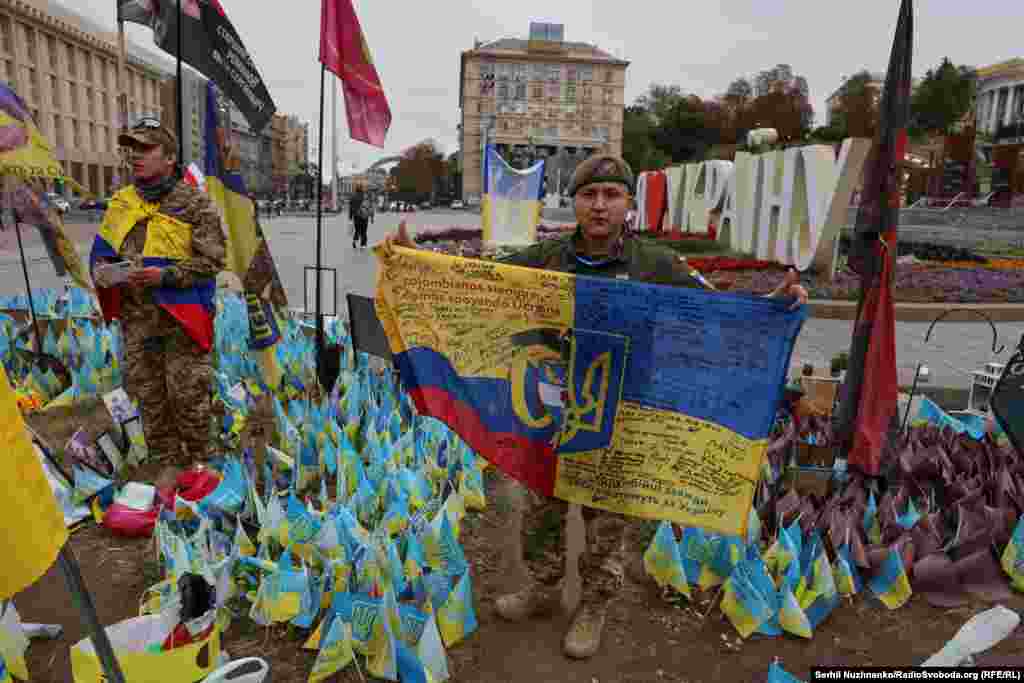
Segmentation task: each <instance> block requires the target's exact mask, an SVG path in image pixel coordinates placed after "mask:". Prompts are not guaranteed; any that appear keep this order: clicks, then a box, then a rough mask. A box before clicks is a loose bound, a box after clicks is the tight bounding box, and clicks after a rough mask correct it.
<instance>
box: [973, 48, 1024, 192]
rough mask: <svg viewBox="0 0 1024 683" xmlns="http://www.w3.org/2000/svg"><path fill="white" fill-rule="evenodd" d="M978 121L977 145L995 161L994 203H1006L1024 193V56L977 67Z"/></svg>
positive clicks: (993, 170) (991, 189) (992, 184)
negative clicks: (1023, 164)
mask: <svg viewBox="0 0 1024 683" xmlns="http://www.w3.org/2000/svg"><path fill="white" fill-rule="evenodd" d="M976 73H977V78H978V89H977V95H976V100H975V109H974V115H975V121H976V126H977V130H978V137H979V142H978V146H979V148H980V150H981V152H982V153H983V154H984V155H985V157H986V158H987V159H989V160H991V162H992V182H991V186H990V187H989V188H988V189H989V190H990V191H992V192H993V193H995V195H996V197H994V198H993V202H995V203H998V204H1006V203H1008V202H1010V201H1012V198H1013V196H1014V195H1019V194H1024V167H1022V163H1021V162H1022V155H1021V150H1022V149H1024V59H1022V58H1017V59H1011V60H1009V61H1006V62H1001V63H999V64H993V65H992V66H986V67H981V68H979V69H977V72H976Z"/></svg>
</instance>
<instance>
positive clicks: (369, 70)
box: [320, 0, 391, 147]
mask: <svg viewBox="0 0 1024 683" xmlns="http://www.w3.org/2000/svg"><path fill="white" fill-rule="evenodd" d="M320 63H321V64H323V65H324V66H325V67H327V70H328V71H330V72H331V73H333V74H334V75H336V76H337V77H338V78H339V79H341V88H342V92H344V93H345V115H346V116H347V117H348V131H349V135H350V136H351V137H352V139H353V140H359V141H360V142H365V143H367V144H369V145H375V146H377V147H383V146H384V138H385V137H387V134H388V128H390V127H391V107H390V106H389V105H388V98H387V96H386V95H385V94H384V85H383V84H382V83H381V80H380V75H379V74H378V73H377V67H376V66H374V64H373V56H372V55H371V54H370V46H369V45H367V44H366V34H364V33H363V28H362V26H360V25H359V18H358V17H357V16H356V10H355V7H353V6H352V0H323V5H322V7H321V10H320Z"/></svg>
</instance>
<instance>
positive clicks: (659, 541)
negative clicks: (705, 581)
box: [644, 521, 690, 597]
mask: <svg viewBox="0 0 1024 683" xmlns="http://www.w3.org/2000/svg"><path fill="white" fill-rule="evenodd" d="M644 570H645V571H646V572H647V574H648V576H650V577H651V578H652V579H654V580H655V581H656V582H657V584H658V586H660V587H661V588H664V587H665V586H671V587H672V588H674V589H675V590H677V591H679V592H680V593H682V594H683V595H685V596H686V597H690V583H689V581H688V580H687V576H686V569H685V568H684V567H683V560H682V557H681V556H680V552H679V543H678V542H676V535H675V532H674V531H673V530H672V525H671V524H670V523H669V522H666V521H662V522H661V524H659V525H658V530H657V531H656V532H655V533H654V538H652V539H651V544H650V545H649V546H648V547H647V550H646V551H645V552H644Z"/></svg>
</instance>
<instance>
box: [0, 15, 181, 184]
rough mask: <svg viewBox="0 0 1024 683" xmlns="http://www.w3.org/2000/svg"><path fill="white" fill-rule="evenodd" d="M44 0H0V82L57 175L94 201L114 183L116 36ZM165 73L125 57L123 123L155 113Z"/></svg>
mask: <svg viewBox="0 0 1024 683" xmlns="http://www.w3.org/2000/svg"><path fill="white" fill-rule="evenodd" d="M53 8H54V6H53V5H52V4H51V3H49V2H47V0H0V79H2V80H4V81H6V82H7V83H9V84H10V85H11V86H12V87H13V88H14V90H15V91H16V92H17V93H18V94H19V95H20V96H21V97H22V99H23V100H25V103H26V104H27V105H28V107H29V110H30V111H31V112H32V115H33V118H34V119H35V121H36V124H37V125H38V126H39V129H40V131H41V132H42V134H43V135H45V136H46V138H47V139H48V140H49V141H50V142H51V143H52V144H53V145H54V146H55V148H56V150H57V158H58V160H59V161H61V162H62V163H63V164H64V172H65V173H66V174H67V175H69V176H70V177H72V178H73V179H74V180H75V181H76V182H78V183H79V184H80V185H82V186H83V187H84V188H85V189H86V190H88V191H89V192H91V193H92V194H94V195H97V196H105V195H108V194H110V193H111V192H112V191H113V190H114V189H116V187H117V186H118V185H119V184H120V178H119V174H120V154H119V150H118V146H117V134H118V130H119V127H120V123H121V122H120V118H121V117H120V113H119V106H118V98H117V96H118V90H117V48H116V36H115V35H110V34H102V33H97V32H91V31H89V29H88V28H86V27H83V26H82V25H81V24H80V23H79V22H77V21H76V20H75V19H74V18H73V17H70V16H68V15H67V14H64V15H61V14H57V13H56V12H55V11H53ZM168 75H169V74H167V73H166V72H163V71H161V69H160V68H159V67H158V66H154V65H152V64H149V63H147V62H146V61H145V60H144V59H140V58H139V57H138V56H137V55H133V54H131V51H130V52H129V59H128V61H127V63H126V77H127V88H128V112H129V118H130V119H131V118H136V117H138V116H140V115H142V114H155V115H158V116H159V115H160V114H161V110H162V107H161V97H160V82H161V80H163V79H164V78H166V77H167V76H168Z"/></svg>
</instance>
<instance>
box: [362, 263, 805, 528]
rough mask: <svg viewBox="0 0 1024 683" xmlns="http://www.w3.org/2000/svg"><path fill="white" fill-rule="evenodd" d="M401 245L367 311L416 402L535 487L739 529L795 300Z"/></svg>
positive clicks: (771, 412) (779, 383)
mask: <svg viewBox="0 0 1024 683" xmlns="http://www.w3.org/2000/svg"><path fill="white" fill-rule="evenodd" d="M790 305H791V302H790V301H781V300H773V299H766V298H763V297H754V296H746V295H735V294H722V293H713V292H705V291H701V290H694V289H681V288H671V287H662V286H657V285H648V284H643V283H637V282H630V281H627V280H613V279H596V278H587V277H577V276H573V275H569V274H565V273H555V272H549V271H543V270H534V269H527V268H519V267H515V266H506V265H502V264H498V263H494V262H487V261H480V260H470V259H463V258H457V257H452V256H445V255H442V254H436V253H432V252H425V251H419V250H409V249H402V248H395V249H394V250H393V253H392V254H391V256H390V257H387V258H385V257H383V256H382V257H381V263H380V272H379V279H378V283H377V312H378V315H379V317H380V319H381V323H382V325H383V327H384V330H385V331H386V333H387V335H388V340H389V343H390V345H391V350H392V352H393V353H394V356H395V365H396V367H397V368H398V370H399V372H400V374H401V379H402V383H403V384H404V386H405V388H406V389H407V390H408V391H409V393H410V395H411V397H412V398H413V399H414V401H415V403H416V406H417V408H418V409H419V411H420V412H421V413H423V414H426V415H430V416H432V417H435V418H438V419H440V420H442V421H444V422H445V423H447V424H448V426H449V427H451V428H452V429H453V430H454V431H455V432H456V433H458V434H459V435H460V436H461V437H462V438H463V439H465V440H466V442H467V443H468V444H469V445H470V446H471V447H472V448H473V449H474V450H476V451H477V452H478V453H480V454H481V455H483V456H484V457H485V458H487V459H488V460H490V461H491V462H493V463H494V464H495V465H496V466H497V467H498V468H500V469H501V470H503V471H504V472H506V473H507V474H508V475H509V476H511V477H513V478H515V479H517V480H519V481H520V482H522V483H524V484H525V485H527V486H528V487H530V488H531V489H533V490H534V491H537V492H538V493H540V494H542V495H548V496H555V497H557V498H561V499H563V500H567V501H571V502H575V503H581V504H583V505H587V506H589V507H596V508H602V509H606V510H614V511H618V512H623V513H627V514H631V515H636V516H639V517H647V518H652V519H665V520H670V521H673V522H677V523H679V524H683V525H686V526H696V527H701V528H704V529H708V530H710V531H714V532H717V533H724V534H739V535H742V534H743V533H745V531H746V527H747V524H748V519H749V514H748V513H749V510H750V506H751V502H752V499H753V495H754V489H755V487H756V484H757V480H758V473H759V470H760V467H761V465H762V461H763V458H764V457H765V451H766V447H767V437H768V433H769V430H770V429H771V426H772V423H773V422H774V420H775V411H776V409H777V407H778V404H779V401H780V400H781V397H782V391H783V385H784V382H785V378H786V371H787V369H788V367H789V359H790V354H791V352H792V349H793V344H794V342H795V340H796V337H797V334H798V333H799V331H800V328H801V325H802V324H803V321H804V318H805V317H806V314H805V312H803V311H802V310H796V311H790V310H789V306H790Z"/></svg>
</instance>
